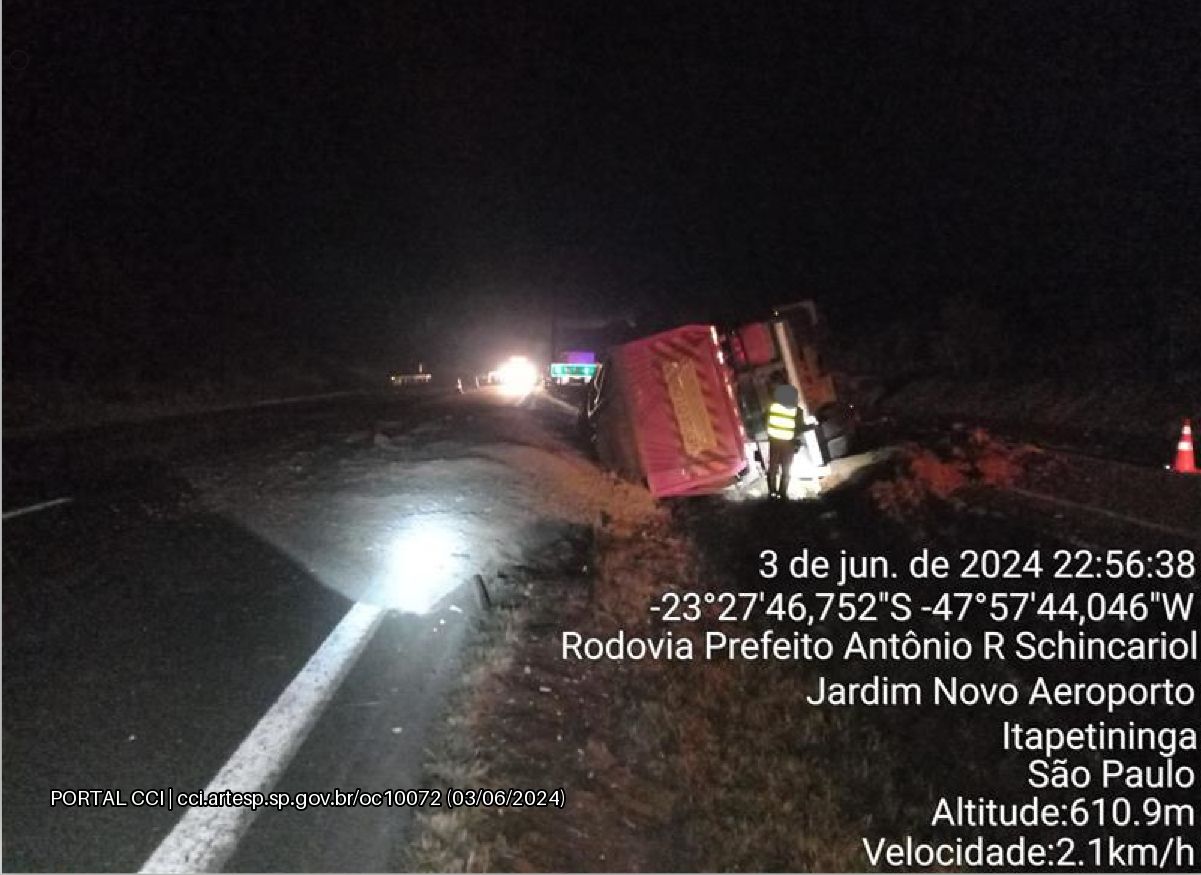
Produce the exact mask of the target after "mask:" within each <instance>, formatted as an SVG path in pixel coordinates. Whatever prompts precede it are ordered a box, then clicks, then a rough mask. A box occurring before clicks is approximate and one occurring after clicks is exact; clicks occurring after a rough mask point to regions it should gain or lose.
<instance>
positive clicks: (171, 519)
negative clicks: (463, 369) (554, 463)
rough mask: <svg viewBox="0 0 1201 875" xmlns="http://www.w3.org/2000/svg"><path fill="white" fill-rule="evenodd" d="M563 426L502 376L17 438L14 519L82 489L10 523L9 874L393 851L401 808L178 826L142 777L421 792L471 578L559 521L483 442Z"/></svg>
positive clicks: (336, 866)
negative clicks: (410, 391)
mask: <svg viewBox="0 0 1201 875" xmlns="http://www.w3.org/2000/svg"><path fill="white" fill-rule="evenodd" d="M570 427H571V421H570V417H569V416H567V415H566V414H565V412H564V411H562V410H556V409H555V408H554V405H553V404H552V403H548V402H545V401H544V402H543V403H542V406H539V405H538V403H537V401H536V399H533V398H527V399H525V400H524V401H522V400H521V399H514V398H506V397H504V396H502V395H500V394H498V393H497V392H495V391H487V392H478V393H470V394H468V395H467V396H462V397H460V396H455V395H449V396H443V397H440V398H422V399H414V398H412V397H409V396H404V395H379V396H366V397H362V398H352V399H338V400H336V401H330V402H324V403H320V404H314V405H302V406H299V407H289V408H274V409H266V410H258V411H250V412H243V413H236V412H235V413H227V414H222V415H220V416H217V417H208V418H205V417H199V418H194V419H188V420H181V421H175V422H172V423H167V424H158V425H155V426H149V427H141V428H137V429H128V428H122V429H109V430H104V429H100V430H95V431H93V432H89V433H87V434H81V435H75V436H70V437H67V438H59V439H54V440H44V441H40V442H36V441H35V442H25V443H22V444H9V445H8V446H6V448H5V452H6V464H5V508H4V510H5V514H6V517H9V515H10V514H11V513H12V512H13V511H17V510H20V509H21V508H22V506H23V505H22V503H24V505H25V506H27V505H28V504H32V503H36V502H41V501H46V500H48V499H55V498H70V499H71V501H70V502H69V503H59V504H56V505H52V506H48V507H45V508H44V509H41V510H36V511H33V512H29V513H25V514H22V515H18V516H11V517H9V518H7V519H6V521H5V524H4V557H3V558H4V568H3V571H4V618H3V632H4V716H3V729H4V737H3V742H4V744H3V747H4V749H3V767H4V847H3V867H4V869H5V870H7V871H18V870H92V871H105V870H135V871H136V870H137V869H139V868H140V867H142V866H143V865H144V864H146V863H147V861H148V860H149V861H151V866H152V868H153V867H162V866H182V867H183V868H188V867H192V868H201V869H203V868H212V867H214V866H216V867H225V868H228V869H230V870H309V871H312V870H316V871H334V870H388V869H392V868H394V867H395V866H397V865H398V864H399V862H398V861H399V860H400V859H401V857H402V854H403V851H404V848H405V842H406V840H407V831H408V827H409V823H410V818H409V816H408V813H407V811H406V810H405V809H403V808H389V807H380V808H370V807H325V806H318V807H308V808H306V809H304V810H291V809H285V810H279V811H277V810H271V811H265V812H259V815H258V816H253V817H252V816H247V814H246V812H245V811H242V812H241V813H236V814H234V815H232V816H225V815H221V812H220V811H219V810H217V809H209V810H204V809H201V808H193V809H192V811H191V812H189V813H188V814H187V815H186V816H185V814H184V811H182V810H181V809H180V808H179V807H174V808H173V809H172V810H168V809H167V808H165V807H161V806H153V805H151V806H144V807H135V806H134V805H133V802H134V800H135V798H136V797H135V796H134V791H135V790H139V789H141V790H146V789H161V788H171V791H172V795H174V794H177V793H179V792H180V791H188V792H193V791H200V790H203V789H205V788H206V787H210V785H213V787H212V788H213V789H216V788H217V787H218V786H219V782H217V783H214V782H215V779H217V778H218V776H223V777H225V778H228V777H229V776H231V775H232V776H236V778H237V781H240V782H241V783H240V785H239V786H240V787H241V789H262V790H263V791H264V792H270V791H275V792H288V793H297V792H324V791H333V790H334V789H335V788H337V789H341V790H344V791H347V790H352V789H354V788H358V787H361V788H365V789H372V790H382V789H387V788H397V789H403V788H410V787H415V786H418V785H419V778H420V774H421V767H422V761H423V753H424V750H425V749H426V746H427V742H428V733H429V732H430V731H431V730H430V727H431V726H432V725H433V723H432V721H433V720H434V718H435V717H436V716H437V715H438V713H439V711H440V709H441V708H442V706H443V704H444V698H445V693H446V690H447V688H448V685H449V683H450V681H451V680H452V679H453V678H454V677H455V674H456V672H457V670H458V666H457V664H456V656H457V654H458V653H459V651H460V649H461V645H462V641H463V640H464V632H465V631H466V630H467V629H468V627H469V624H470V623H471V622H472V617H473V612H475V611H478V610H480V607H479V606H478V604H477V596H476V592H475V585H474V584H473V582H472V581H473V575H475V574H481V575H483V576H484V577H488V576H489V575H491V574H493V573H495V572H496V571H497V570H498V569H502V568H504V567H506V566H508V565H514V564H520V563H521V562H522V561H524V558H525V557H526V556H527V555H530V554H532V553H536V552H537V551H539V550H545V549H548V547H549V546H553V545H554V544H555V543H556V541H557V540H558V539H561V538H562V537H563V535H564V531H565V524H564V523H563V521H562V520H561V519H558V518H557V517H556V516H555V515H554V514H553V513H547V512H546V511H545V509H544V508H540V507H539V506H538V504H537V500H536V495H537V489H536V487H535V485H534V484H532V483H531V478H532V477H536V471H532V470H531V469H529V468H525V469H523V468H521V467H520V466H514V465H510V464H505V462H504V460H503V459H500V458H498V457H497V456H496V455H495V451H496V450H497V448H498V447H501V448H503V447H505V446H506V445H510V446H511V445H514V444H521V443H522V442H523V441H524V442H532V443H535V444H536V443H537V440H538V437H537V436H538V434H539V433H545V430H546V429H550V430H552V431H553V430H555V429H560V430H564V431H566V430H567V429H570ZM531 428H532V429H533V430H532V431H531V430H530V429H531ZM539 430H542V432H540V431H539ZM531 435H532V437H531ZM356 606H359V607H356ZM256 727H257V728H256ZM256 733H257V734H256ZM232 783H233V782H231V784H232ZM66 790H80V791H95V790H99V791H108V790H114V791H115V790H119V791H121V800H122V801H123V802H125V803H126V804H125V806H123V807H116V806H105V805H100V804H95V802H96V801H97V800H92V801H93V804H91V805H87V806H80V805H69V804H65V803H66V802H69V801H71V800H70V796H69V795H68V796H64V795H62V794H56V791H66ZM86 795H89V796H95V794H91V793H89V794H86ZM152 799H153V797H152ZM152 854H154V855H156V856H154V857H152Z"/></svg>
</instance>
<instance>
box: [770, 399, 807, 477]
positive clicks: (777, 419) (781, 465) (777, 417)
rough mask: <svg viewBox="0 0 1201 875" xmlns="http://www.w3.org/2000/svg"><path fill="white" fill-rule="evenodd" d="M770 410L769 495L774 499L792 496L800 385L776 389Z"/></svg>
mask: <svg viewBox="0 0 1201 875" xmlns="http://www.w3.org/2000/svg"><path fill="white" fill-rule="evenodd" d="M772 396H773V398H772V403H771V406H770V407H769V408H768V409H767V438H768V442H767V443H768V463H767V492H768V495H770V496H771V497H772V498H787V497H788V478H789V477H790V476H791V474H792V457H793V456H794V455H796V417H797V403H798V401H799V399H800V393H799V392H797V389H796V386H790V385H787V384H785V385H782V386H776V388H775V391H774V392H773V393H772Z"/></svg>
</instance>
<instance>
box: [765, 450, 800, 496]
mask: <svg viewBox="0 0 1201 875" xmlns="http://www.w3.org/2000/svg"><path fill="white" fill-rule="evenodd" d="M767 452H768V456H767V491H768V493H769V494H770V495H778V496H780V497H781V498H787V497H788V478H789V477H790V476H791V474H792V457H793V456H795V455H796V444H795V443H794V442H793V441H785V440H780V439H779V438H769V439H768V442H767Z"/></svg>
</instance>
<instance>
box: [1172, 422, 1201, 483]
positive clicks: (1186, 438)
mask: <svg viewBox="0 0 1201 875" xmlns="http://www.w3.org/2000/svg"><path fill="white" fill-rule="evenodd" d="M1172 470H1173V471H1175V472H1177V473H1178V474H1201V471H1198V470H1197V463H1196V461H1195V460H1194V459H1193V426H1192V424H1191V423H1190V422H1189V421H1188V420H1187V419H1186V420H1185V421H1184V428H1182V429H1181V430H1180V443H1178V444H1177V445H1176V464H1175V465H1173V466H1172Z"/></svg>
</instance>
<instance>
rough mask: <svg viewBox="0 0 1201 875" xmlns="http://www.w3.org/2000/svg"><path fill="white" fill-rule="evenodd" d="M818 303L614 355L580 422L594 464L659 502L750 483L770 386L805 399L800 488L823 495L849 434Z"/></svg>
mask: <svg viewBox="0 0 1201 875" xmlns="http://www.w3.org/2000/svg"><path fill="white" fill-rule="evenodd" d="M819 329H820V325H819V322H818V316H817V310H816V308H815V307H814V306H813V304H812V303H811V302H802V303H799V304H794V305H791V306H787V307H779V308H777V309H776V310H775V312H774V313H773V315H772V316H771V318H769V319H766V320H763V321H759V322H752V323H748V324H745V325H742V326H740V327H738V328H734V329H730V330H719V329H718V327H717V326H714V325H684V326H682V327H679V328H674V329H672V330H670V331H664V332H661V333H659V334H654V335H651V336H650V337H645V338H642V339H639V340H635V341H632V342H630V343H625V344H622V345H621V346H617V347H615V348H613V349H612V350H611V351H610V353H609V355H608V356H607V357H606V359H605V361H604V362H603V363H602V364H601V366H600V368H599V369H598V370H597V373H596V376H595V378H594V379H593V381H592V384H591V385H590V387H589V390H588V393H587V397H586V398H585V400H584V402H583V405H582V408H581V412H580V420H581V426H582V428H583V429H584V431H585V434H586V436H587V438H588V439H589V440H590V441H591V443H592V445H593V447H594V448H595V451H596V454H597V456H598V457H599V458H600V460H601V461H602V463H604V464H605V465H606V466H608V467H609V468H611V469H613V470H614V471H616V472H617V473H618V474H620V475H621V476H623V477H625V478H627V479H630V480H634V481H638V482H643V483H645V484H646V486H647V488H648V489H650V491H651V493H652V494H653V495H654V496H655V497H656V498H667V497H672V496H685V495H699V494H705V493H713V492H720V491H722V490H724V489H727V488H729V487H731V486H734V485H736V484H741V485H750V484H751V483H753V482H754V481H756V480H758V479H759V478H760V477H761V476H762V473H763V459H764V457H765V454H766V446H767V431H766V419H767V417H766V411H767V408H768V405H769V404H770V402H771V398H770V386H771V384H772V382H773V380H776V381H781V380H782V381H787V382H789V383H792V384H793V385H794V386H796V387H797V388H798V390H799V392H800V411H799V413H800V416H799V417H798V421H799V422H800V423H801V424H802V429H803V430H802V431H801V433H800V438H801V447H800V451H799V452H798V454H797V458H796V461H795V463H794V465H793V474H792V476H793V480H794V481H796V480H802V481H809V483H808V484H807V485H808V491H809V492H812V491H814V490H815V489H816V487H817V485H818V483H819V482H820V478H821V476H822V475H823V474H824V473H825V472H826V467H825V466H826V464H827V463H828V462H829V461H830V460H831V459H833V458H837V457H839V456H841V455H845V454H846V452H847V451H848V450H849V444H850V439H851V427H850V420H849V417H848V416H847V415H846V410H845V408H843V407H842V405H840V404H839V403H838V399H837V397H836V395H835V391H834V384H833V380H832V379H831V377H830V375H829V374H828V373H826V372H825V370H824V368H823V364H822V360H821V352H820V341H819V337H820V330H819Z"/></svg>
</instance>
